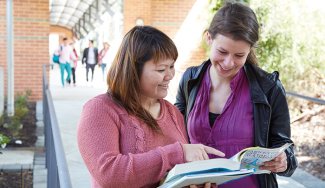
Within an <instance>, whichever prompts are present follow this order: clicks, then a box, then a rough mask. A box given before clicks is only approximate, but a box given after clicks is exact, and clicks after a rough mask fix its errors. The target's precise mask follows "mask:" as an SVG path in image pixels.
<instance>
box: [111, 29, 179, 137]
mask: <svg viewBox="0 0 325 188" xmlns="http://www.w3.org/2000/svg"><path fill="white" fill-rule="evenodd" d="M177 57H178V52H177V49H176V46H175V44H174V42H173V41H172V40H171V39H170V38H169V37H168V36H167V35H166V34H164V33H163V32H161V31H159V30H158V29H156V28H154V27H150V26H135V27H134V28H132V29H131V30H130V31H129V32H128V33H127V34H126V35H125V36H124V38H123V41H122V44H121V46H120V48H119V50H118V52H117V55H116V57H115V59H114V61H113V63H112V66H111V68H110V70H109V72H108V75H107V84H108V88H109V91H108V92H109V93H110V94H111V95H112V97H113V99H114V100H115V101H117V102H118V103H119V104H120V105H122V106H123V107H124V108H125V109H126V111H127V112H128V113H129V114H132V115H134V116H136V117H138V118H139V119H141V120H142V121H143V122H145V123H146V124H147V125H148V126H149V127H150V128H152V129H153V130H155V131H159V130H160V128H159V126H158V124H157V121H156V120H155V119H154V118H153V117H152V116H151V114H150V113H149V112H148V111H147V110H145V109H144V108H143V107H142V106H141V103H140V78H141V75H142V70H143V67H144V64H145V63H146V62H148V61H149V60H154V62H158V60H162V59H173V60H175V61H176V59H177Z"/></svg>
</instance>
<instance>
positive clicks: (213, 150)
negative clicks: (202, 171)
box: [204, 146, 225, 157]
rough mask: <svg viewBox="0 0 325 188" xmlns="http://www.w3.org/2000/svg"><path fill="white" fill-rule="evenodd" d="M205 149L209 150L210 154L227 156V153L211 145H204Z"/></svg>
mask: <svg viewBox="0 0 325 188" xmlns="http://www.w3.org/2000/svg"><path fill="white" fill-rule="evenodd" d="M204 150H205V152H207V153H209V154H213V155H217V156H219V157H224V156H225V154H224V153H222V152H221V151H219V150H216V149H214V148H212V147H209V146H204Z"/></svg>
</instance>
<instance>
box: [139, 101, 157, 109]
mask: <svg viewBox="0 0 325 188" xmlns="http://www.w3.org/2000/svg"><path fill="white" fill-rule="evenodd" d="M157 102H158V99H152V98H150V99H148V98H147V99H141V106H142V107H143V108H144V109H146V110H147V111H149V112H150V109H151V108H152V107H153V106H154V105H155V104H156V103H157Z"/></svg>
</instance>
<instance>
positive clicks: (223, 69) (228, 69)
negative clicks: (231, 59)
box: [219, 64, 234, 71]
mask: <svg viewBox="0 0 325 188" xmlns="http://www.w3.org/2000/svg"><path fill="white" fill-rule="evenodd" d="M219 66H220V69H221V70H222V71H230V70H232V69H233V68H234V67H231V68H227V69H225V68H224V67H222V66H221V65H220V64H219Z"/></svg>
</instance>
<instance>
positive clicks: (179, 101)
mask: <svg viewBox="0 0 325 188" xmlns="http://www.w3.org/2000/svg"><path fill="white" fill-rule="evenodd" d="M210 64H211V62H210V60H208V61H205V62H204V63H202V64H201V65H200V66H196V67H190V68H188V69H187V70H186V71H185V73H184V75H183V77H182V79H181V81H180V84H179V88H178V92H177V96H176V103H175V105H176V106H177V108H178V109H179V110H180V111H181V113H182V114H183V115H184V118H185V122H186V123H187V118H188V114H189V113H190V111H191V110H192V107H193V105H194V101H195V99H196V95H197V92H198V89H199V85H200V83H201V81H202V78H203V75H204V73H205V71H206V70H207V68H208V66H209V65H210ZM244 70H245V74H246V76H247V78H248V82H249V88H250V95H251V100H252V103H253V113H254V114H253V117H254V139H255V140H254V143H255V145H256V146H260V147H267V148H274V147H280V146H282V145H283V144H285V143H292V140H291V139H290V116H289V109H288V105H287V101H286V97H285V91H284V88H283V86H282V84H281V82H280V80H279V74H278V72H274V73H272V74H269V73H267V72H265V71H263V70H262V69H260V68H258V67H257V66H254V65H251V64H245V65H244ZM286 154H287V161H288V167H287V170H286V171H284V172H282V173H277V174H278V175H281V176H291V175H292V174H293V172H294V171H295V169H296V168H297V160H296V157H295V156H294V151H293V147H292V146H291V147H290V148H288V149H287V150H286ZM257 178H258V181H259V185H260V187H261V188H271V187H272V188H273V187H278V184H277V181H276V176H275V174H274V173H271V174H261V175H257Z"/></svg>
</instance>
